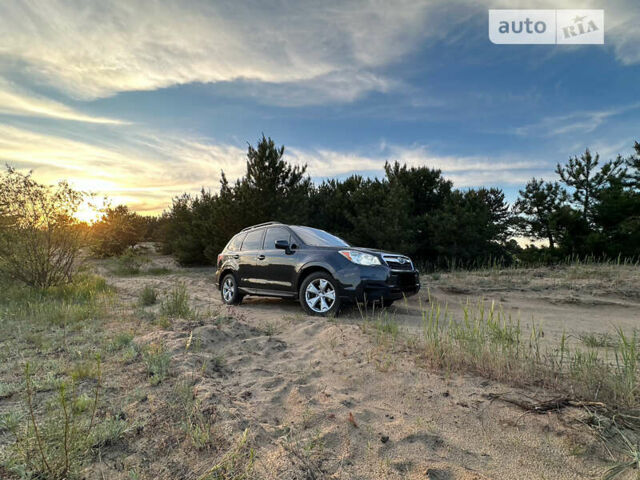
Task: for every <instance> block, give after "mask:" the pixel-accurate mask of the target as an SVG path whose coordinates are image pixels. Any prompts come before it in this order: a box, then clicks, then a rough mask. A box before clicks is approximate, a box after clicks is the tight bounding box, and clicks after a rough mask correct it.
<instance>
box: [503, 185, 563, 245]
mask: <svg viewBox="0 0 640 480" xmlns="http://www.w3.org/2000/svg"><path fill="white" fill-rule="evenodd" d="M566 201H567V193H566V191H565V190H564V189H563V188H561V187H560V184H558V183H557V182H545V181H544V180H536V179H535V178H532V179H531V180H530V181H529V183H527V185H526V187H525V189H524V190H520V197H519V198H518V200H517V201H516V203H515V205H514V210H515V211H516V212H517V213H518V214H520V215H522V216H523V218H522V219H521V220H522V221H521V222H519V227H520V231H521V232H522V233H523V234H524V235H527V236H529V237H531V238H534V239H544V240H547V241H548V242H549V247H550V248H551V249H552V250H553V249H554V248H555V245H556V239H557V238H558V235H559V234H558V232H557V230H558V225H557V221H558V219H559V216H558V212H559V210H560V208H561V207H562V205H563V204H564V203H565V202H566Z"/></svg>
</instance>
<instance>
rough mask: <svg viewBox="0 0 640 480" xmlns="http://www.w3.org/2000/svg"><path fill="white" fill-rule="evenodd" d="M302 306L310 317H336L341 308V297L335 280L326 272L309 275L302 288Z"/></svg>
mask: <svg viewBox="0 0 640 480" xmlns="http://www.w3.org/2000/svg"><path fill="white" fill-rule="evenodd" d="M300 304H301V305H302V308H304V310H305V312H307V313H308V314H309V315H317V316H320V317H328V316H331V315H336V314H337V313H338V310H339V308H340V297H339V296H338V289H337V287H336V281H335V279H334V278H333V277H332V276H331V275H329V274H328V273H325V272H317V273H312V274H311V275H309V276H308V277H307V278H305V279H304V282H302V286H301V287H300Z"/></svg>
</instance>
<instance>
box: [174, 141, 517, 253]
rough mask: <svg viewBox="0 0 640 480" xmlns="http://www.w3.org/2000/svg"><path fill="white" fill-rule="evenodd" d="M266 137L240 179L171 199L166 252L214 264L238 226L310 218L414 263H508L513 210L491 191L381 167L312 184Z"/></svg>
mask: <svg viewBox="0 0 640 480" xmlns="http://www.w3.org/2000/svg"><path fill="white" fill-rule="evenodd" d="M283 155H284V148H283V147H279V148H277V147H276V146H275V144H274V142H273V140H271V139H270V138H269V139H267V138H265V137H264V136H263V137H262V138H261V139H260V140H259V142H258V145H257V146H256V147H255V148H254V147H253V146H249V148H248V152H247V171H246V175H245V176H244V177H242V178H241V179H239V180H237V181H236V182H235V184H233V185H231V184H229V182H228V181H227V179H226V177H225V176H224V174H223V176H222V180H221V185H220V192H219V193H217V194H212V193H210V192H208V191H206V190H202V192H201V193H200V195H199V196H196V197H192V196H189V195H183V196H181V197H178V198H176V199H174V201H173V205H172V208H171V211H170V212H169V213H168V215H167V216H166V217H165V221H166V222H167V223H166V229H165V233H166V245H167V248H166V250H165V251H166V252H167V253H173V254H174V255H175V257H176V258H177V260H178V261H179V262H181V263H183V264H198V263H215V261H216V258H217V254H218V253H219V252H220V251H221V250H222V249H223V248H224V246H225V244H226V242H227V241H228V240H229V239H230V238H231V237H232V236H233V235H234V234H236V233H237V232H238V231H239V230H240V229H241V228H243V227H246V226H248V225H252V224H256V223H260V222H264V221H269V220H274V219H277V220H279V221H282V222H285V223H293V224H308V225H312V226H314V227H318V228H322V229H324V230H327V231H330V232H332V233H334V234H336V235H339V236H341V237H343V238H345V240H347V241H349V242H350V243H352V244H354V245H367V246H373V247H378V248H382V249H393V250H400V251H402V252H405V253H407V254H410V255H412V256H414V258H415V260H417V261H418V262H420V263H430V264H431V265H445V264H447V262H448V261H449V260H450V259H451V257H456V262H457V263H460V264H464V263H469V262H477V261H478V257H481V258H482V259H483V260H484V259H488V258H490V257H492V258H495V257H502V258H503V259H504V261H505V262H507V263H508V262H509V261H510V259H511V252H510V248H509V247H508V243H507V236H508V233H509V228H510V226H511V214H510V212H509V209H508V205H507V203H506V202H505V200H504V195H503V193H502V192H501V191H500V190H497V189H479V190H469V191H465V192H460V191H456V190H452V184H451V182H450V181H448V180H445V179H443V178H442V175H441V172H440V171H439V170H434V169H430V168H427V167H411V168H409V167H407V166H401V165H400V164H399V163H397V162H396V163H394V164H386V165H385V178H383V179H369V178H363V177H361V176H359V175H352V176H350V177H348V178H346V179H344V180H328V181H325V182H323V183H322V184H320V185H317V186H314V185H312V184H311V182H310V180H309V178H308V177H307V176H306V167H293V166H291V165H289V164H287V162H286V161H285V160H284V158H283Z"/></svg>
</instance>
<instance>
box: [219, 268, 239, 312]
mask: <svg viewBox="0 0 640 480" xmlns="http://www.w3.org/2000/svg"><path fill="white" fill-rule="evenodd" d="M220 295H221V297H222V301H223V302H224V303H226V304H227V305H238V304H239V303H240V302H241V301H242V297H244V295H242V294H241V293H240V292H239V291H238V283H237V282H236V277H235V276H234V275H233V274H232V273H228V274H227V275H225V276H224V278H223V279H222V283H221V284H220Z"/></svg>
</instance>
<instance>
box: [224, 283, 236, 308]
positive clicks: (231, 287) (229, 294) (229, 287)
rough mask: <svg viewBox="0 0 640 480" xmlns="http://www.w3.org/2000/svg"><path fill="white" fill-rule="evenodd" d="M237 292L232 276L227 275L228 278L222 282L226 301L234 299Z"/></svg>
mask: <svg viewBox="0 0 640 480" xmlns="http://www.w3.org/2000/svg"><path fill="white" fill-rule="evenodd" d="M235 293H236V286H235V284H234V282H233V279H232V278H231V277H227V279H226V280H225V281H224V283H223V284H222V298H224V301H225V302H230V301H231V300H232V299H233V296H234V295H235Z"/></svg>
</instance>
